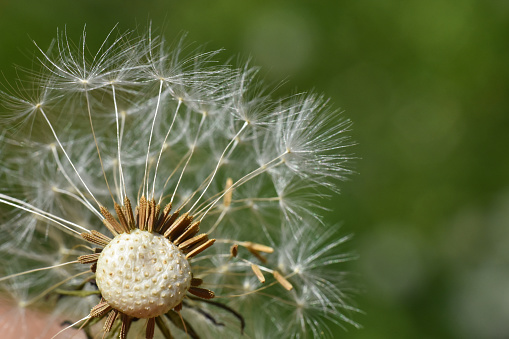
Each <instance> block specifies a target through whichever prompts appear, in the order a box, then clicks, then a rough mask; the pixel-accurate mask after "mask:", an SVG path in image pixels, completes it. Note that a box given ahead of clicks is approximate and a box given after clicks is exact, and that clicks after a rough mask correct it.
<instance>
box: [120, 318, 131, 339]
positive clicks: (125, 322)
mask: <svg viewBox="0 0 509 339" xmlns="http://www.w3.org/2000/svg"><path fill="white" fill-rule="evenodd" d="M120 320H121V321H122V326H121V327H120V336H119V337H120V339H127V332H129V328H130V327H131V321H132V320H133V318H131V317H130V316H128V315H127V314H124V313H120Z"/></svg>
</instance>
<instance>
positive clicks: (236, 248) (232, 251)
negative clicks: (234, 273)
mask: <svg viewBox="0 0 509 339" xmlns="http://www.w3.org/2000/svg"><path fill="white" fill-rule="evenodd" d="M237 254H239V245H237V244H235V245H232V247H230V255H231V256H232V258H236V257H237Z"/></svg>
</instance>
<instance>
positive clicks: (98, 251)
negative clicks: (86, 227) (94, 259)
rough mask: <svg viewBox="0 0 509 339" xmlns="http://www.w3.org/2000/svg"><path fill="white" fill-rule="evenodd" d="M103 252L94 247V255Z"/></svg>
mask: <svg viewBox="0 0 509 339" xmlns="http://www.w3.org/2000/svg"><path fill="white" fill-rule="evenodd" d="M102 251H103V249H102V248H99V247H94V253H101V252H102Z"/></svg>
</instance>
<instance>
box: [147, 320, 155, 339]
mask: <svg viewBox="0 0 509 339" xmlns="http://www.w3.org/2000/svg"><path fill="white" fill-rule="evenodd" d="M155 325H156V319H155V318H150V319H149V320H148V321H147V330H146V331H145V338H146V339H153V338H154V332H155Z"/></svg>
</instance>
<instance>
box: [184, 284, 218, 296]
mask: <svg viewBox="0 0 509 339" xmlns="http://www.w3.org/2000/svg"><path fill="white" fill-rule="evenodd" d="M189 293H191V294H194V295H195V296H197V297H200V298H202V299H212V298H214V292H212V291H211V290H207V289H206V288H200V287H193V286H191V287H189Z"/></svg>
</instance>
